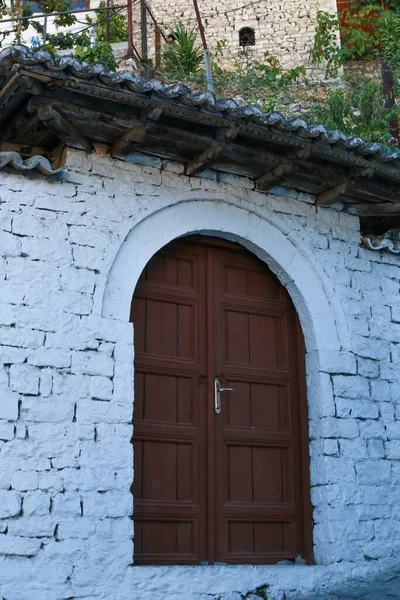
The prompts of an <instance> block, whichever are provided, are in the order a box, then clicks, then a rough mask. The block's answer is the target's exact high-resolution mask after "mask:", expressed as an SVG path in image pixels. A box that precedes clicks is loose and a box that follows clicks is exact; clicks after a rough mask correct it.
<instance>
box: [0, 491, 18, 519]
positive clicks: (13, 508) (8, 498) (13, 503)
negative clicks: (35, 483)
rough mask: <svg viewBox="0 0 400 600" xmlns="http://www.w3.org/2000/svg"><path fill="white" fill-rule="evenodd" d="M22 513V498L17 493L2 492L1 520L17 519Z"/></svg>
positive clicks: (0, 500) (0, 497) (0, 503)
mask: <svg viewBox="0 0 400 600" xmlns="http://www.w3.org/2000/svg"><path fill="white" fill-rule="evenodd" d="M20 512H21V496H20V494H18V493H17V492H15V491H12V490H7V491H3V490H0V519H6V518H8V517H15V516H16V515H18V514H19V513H20Z"/></svg>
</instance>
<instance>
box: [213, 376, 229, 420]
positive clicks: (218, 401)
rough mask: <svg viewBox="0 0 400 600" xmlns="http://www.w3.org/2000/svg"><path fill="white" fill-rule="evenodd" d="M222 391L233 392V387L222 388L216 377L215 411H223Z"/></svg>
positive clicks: (218, 412)
mask: <svg viewBox="0 0 400 600" xmlns="http://www.w3.org/2000/svg"><path fill="white" fill-rule="evenodd" d="M221 392H233V388H222V387H221V383H220V380H219V379H218V377H216V378H215V379H214V408H215V413H216V414H217V415H219V414H220V413H221Z"/></svg>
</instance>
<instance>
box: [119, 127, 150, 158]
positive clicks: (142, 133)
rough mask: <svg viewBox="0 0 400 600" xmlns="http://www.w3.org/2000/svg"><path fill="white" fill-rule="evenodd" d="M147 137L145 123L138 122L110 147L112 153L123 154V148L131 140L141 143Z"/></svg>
mask: <svg viewBox="0 0 400 600" xmlns="http://www.w3.org/2000/svg"><path fill="white" fill-rule="evenodd" d="M145 137H146V127H145V125H144V123H139V122H138V123H137V124H136V125H135V126H134V127H132V129H129V131H127V132H126V133H124V134H123V135H122V136H121V137H120V138H119V139H118V140H117V141H116V142H115V143H114V144H113V145H112V146H111V149H110V154H111V156H112V157H115V156H118V155H121V153H122V155H123V150H124V148H126V147H127V146H129V144H130V143H131V142H135V143H137V144H138V143H141V142H143V141H144V138H145Z"/></svg>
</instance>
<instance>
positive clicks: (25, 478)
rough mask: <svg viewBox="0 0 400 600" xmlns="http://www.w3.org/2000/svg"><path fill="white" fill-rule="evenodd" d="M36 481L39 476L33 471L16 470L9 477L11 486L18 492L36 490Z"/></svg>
mask: <svg viewBox="0 0 400 600" xmlns="http://www.w3.org/2000/svg"><path fill="white" fill-rule="evenodd" d="M38 482H39V476H38V474H37V473H36V472H35V471H16V472H15V473H14V474H13V476H12V478H11V485H12V487H13V488H14V490H17V491H20V492H26V491H28V490H36V489H37V487H38Z"/></svg>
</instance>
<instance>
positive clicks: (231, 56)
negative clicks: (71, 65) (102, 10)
mask: <svg viewBox="0 0 400 600" xmlns="http://www.w3.org/2000/svg"><path fill="white" fill-rule="evenodd" d="M149 5H150V6H151V9H152V11H153V13H154V16H155V18H156V20H157V22H158V23H159V25H160V26H162V28H163V30H164V31H165V33H166V34H168V33H169V30H170V28H171V27H173V25H174V23H175V22H176V21H178V20H181V21H182V22H183V23H184V24H185V25H186V26H187V27H189V28H191V27H196V28H197V21H196V15H195V12H194V8H193V3H192V2H188V1H187V0H176V1H175V2H174V3H172V4H169V5H168V10H166V9H165V2H164V1H163V0H151V1H150V2H149ZM199 8H200V12H201V15H202V19H203V25H204V29H205V34H206V38H207V43H208V45H209V48H210V49H211V50H212V51H213V52H214V56H215V58H216V60H217V62H218V64H220V65H221V66H224V67H231V68H232V67H234V66H235V65H237V64H242V59H241V56H242V53H243V49H242V48H241V47H240V46H239V30H240V29H242V28H243V27H251V28H252V29H254V32H255V46H252V47H251V55H252V56H253V57H254V58H256V59H258V60H262V59H263V57H264V54H265V52H269V53H270V54H272V55H273V56H275V57H276V58H278V59H279V61H280V62H281V64H282V66H283V67H284V68H285V69H288V68H292V67H295V66H297V65H307V64H308V62H309V61H308V55H309V52H310V49H311V47H312V45H313V40H314V32H315V24H316V15H317V11H318V10H327V11H329V12H335V11H336V10H337V8H336V0H308V1H307V2H305V1H304V0H261V1H260V0H253V1H251V0H220V2H218V3H215V2H213V1H212V0H202V1H200V2H199ZM133 11H134V18H135V25H136V27H135V29H134V32H135V36H136V37H135V41H136V43H138V47H139V48H140V35H139V31H140V25H139V24H140V9H139V6H138V5H137V6H136V5H133ZM148 20H149V51H150V55H151V56H152V55H153V49H154V32H153V26H152V21H151V19H150V18H149V19H148ZM198 41H199V44H200V43H201V40H200V36H198ZM218 42H223V44H224V47H223V51H222V53H217V54H215V51H216V50H217V45H218Z"/></svg>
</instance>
